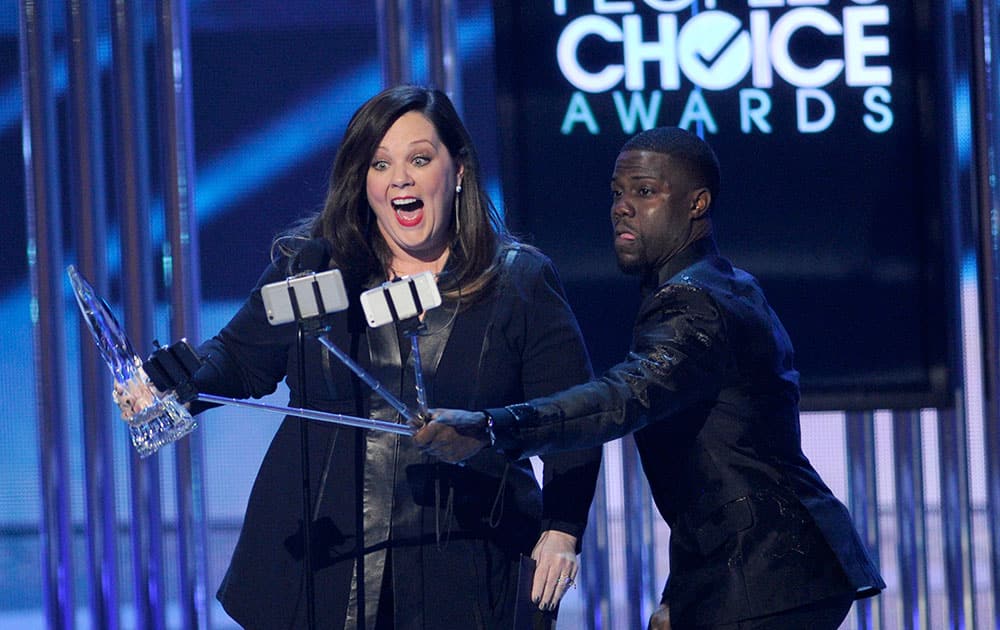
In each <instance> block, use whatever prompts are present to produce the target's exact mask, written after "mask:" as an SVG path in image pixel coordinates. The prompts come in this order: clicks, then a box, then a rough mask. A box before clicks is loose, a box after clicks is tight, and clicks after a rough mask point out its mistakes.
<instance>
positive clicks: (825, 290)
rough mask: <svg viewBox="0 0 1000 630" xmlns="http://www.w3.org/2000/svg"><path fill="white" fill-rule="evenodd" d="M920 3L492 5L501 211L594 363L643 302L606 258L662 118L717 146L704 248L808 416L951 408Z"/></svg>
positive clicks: (929, 73) (925, 9)
mask: <svg viewBox="0 0 1000 630" xmlns="http://www.w3.org/2000/svg"><path fill="white" fill-rule="evenodd" d="M929 4H930V3H929V2H928V1H927V0H923V1H918V2H912V1H911V0H906V1H898V2H895V1H877V0H855V1H854V2H844V1H837V0H831V1H826V0H787V2H786V1H785V0H739V1H735V0H730V1H726V0H719V1H717V2H716V1H712V0H705V1H693V0H645V1H635V2H626V1H610V0H605V1H600V0H595V1H593V2H583V1H576V0H554V1H553V2H532V3H509V2H500V1H497V2H495V3H494V10H495V15H496V21H497V24H496V31H497V60H498V63H499V65H500V69H499V73H500V76H499V82H498V91H499V98H500V101H499V102H500V113H501V127H502V128H503V130H504V133H503V134H502V138H503V139H504V140H505V146H504V162H503V171H504V191H505V199H506V204H507V212H508V217H509V219H510V221H511V223H512V224H513V225H514V226H515V228H516V229H518V230H519V231H521V232H522V233H524V234H527V235H529V236H530V238H531V240H532V241H533V242H534V243H536V244H537V245H539V246H540V247H541V248H542V249H543V250H544V251H546V252H547V253H549V254H550V255H551V256H552V257H553V258H554V259H555V260H556V263H557V265H558V267H559V269H560V270H561V271H562V274H563V279H564V280H565V281H566V284H567V286H568V288H569V290H570V294H571V300H572V301H573V303H574V307H575V310H576V312H577V313H578V314H579V315H580V317H581V320H582V323H583V325H584V328H585V336H586V338H587V339H588V342H589V343H590V344H591V350H592V353H593V355H594V359H595V363H596V365H597V366H598V367H605V366H607V365H610V364H613V363H614V362H617V361H619V360H621V359H622V358H623V357H624V349H625V348H626V347H627V345H628V342H629V334H630V328H631V327H630V323H631V318H632V316H633V314H634V311H635V307H636V305H637V296H636V292H635V290H634V289H635V286H636V285H635V282H634V281H633V282H630V281H628V280H623V278H622V276H621V275H620V273H619V272H618V270H617V267H616V265H615V262H614V253H613V250H612V248H611V236H612V233H611V225H610V222H609V210H610V206H611V196H610V187H609V181H610V177H611V171H612V167H613V163H614V160H615V156H616V155H617V152H618V149H619V148H620V146H621V145H622V143H623V142H624V141H625V140H626V139H627V138H628V137H630V136H632V135H633V134H635V133H636V132H638V131H641V130H642V129H645V128H649V127H653V126H660V125H676V126H681V127H684V128H687V129H689V130H692V131H696V132H698V133H699V134H701V135H703V137H704V138H705V139H706V140H707V141H708V142H709V143H710V144H711V145H712V146H713V147H714V148H715V150H716V152H717V153H718V156H719V159H720V161H721V164H722V189H721V194H720V195H719V196H718V198H717V199H716V203H715V204H714V205H715V210H714V220H715V225H716V229H717V239H718V241H719V243H720V245H721V247H722V249H723V252H724V253H725V254H727V255H728V256H729V257H730V258H731V259H732V260H733V261H734V263H735V264H736V265H737V266H740V267H743V268H745V269H747V270H748V271H750V272H751V273H753V274H754V275H756V276H757V277H758V278H759V279H760V281H761V283H762V285H763V286H764V289H765V291H766V292H767V294H768V296H769V299H770V301H771V303H772V305H773V306H774V308H775V309H776V310H777V312H778V313H779V315H780V316H781V318H782V319H783V321H784V323H785V325H786V327H787V328H788V330H789V332H790V334H791V336H792V340H793V343H794V344H795V347H796V353H797V364H798V367H799V370H800V372H801V374H802V386H803V393H804V399H803V406H804V407H806V408H812V409H858V408H860V409H867V408H904V407H918V406H935V405H938V404H941V403H942V402H943V401H944V400H945V398H944V397H945V396H946V394H947V391H948V382H949V378H948V357H947V351H946V348H947V342H946V335H945V330H946V328H945V324H946V321H945V320H946V319H947V314H948V313H949V312H950V311H949V308H950V307H949V305H948V299H947V298H948V292H947V290H946V287H945V286H944V282H945V278H946V274H947V265H946V262H945V261H946V259H947V257H946V256H945V249H946V248H945V245H946V240H947V239H946V238H945V236H944V235H945V233H946V230H945V226H944V225H943V224H942V222H943V217H944V216H946V215H945V213H944V212H942V210H941V202H940V198H941V196H942V191H941V189H940V186H941V184H940V182H941V181H942V180H943V177H944V175H943V173H944V172H946V171H947V169H948V166H947V160H943V161H939V157H940V156H942V155H945V156H947V155H950V149H949V144H948V143H947V142H943V141H942V139H941V138H939V137H937V129H936V127H935V125H934V124H933V121H934V119H935V103H937V102H939V101H938V97H937V92H936V89H937V87H936V86H939V85H940V83H941V82H940V81H939V80H938V78H937V76H936V73H935V72H934V69H933V68H932V67H930V66H929V65H927V64H929V63H931V62H932V60H934V59H937V58H939V57H940V55H939V54H937V52H936V51H934V50H933V49H932V46H931V44H930V40H931V38H930V37H928V36H927V33H926V32H924V29H923V26H921V25H925V24H926V23H927V22H928V20H933V19H934V17H935V16H933V15H931V13H930V12H931V11H932V9H931V8H929ZM934 10H937V9H934Z"/></svg>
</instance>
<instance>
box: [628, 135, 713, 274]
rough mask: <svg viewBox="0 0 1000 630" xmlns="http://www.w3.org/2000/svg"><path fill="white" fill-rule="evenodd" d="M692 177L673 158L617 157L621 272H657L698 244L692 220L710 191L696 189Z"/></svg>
mask: <svg viewBox="0 0 1000 630" xmlns="http://www.w3.org/2000/svg"><path fill="white" fill-rule="evenodd" d="M687 179H688V178H687V176H686V175H685V173H684V170H683V169H678V168H676V165H675V164H674V160H672V158H671V157H670V156H668V155H663V154H662V153H656V152H653V151H623V152H622V153H620V154H619V155H618V159H617V160H616V161H615V172H614V174H613V175H612V177H611V198H612V204H611V224H612V227H613V228H614V232H615V253H616V254H617V255H618V266H619V267H620V268H621V270H622V271H624V272H625V273H633V274H644V273H646V272H648V271H651V270H653V269H656V268H658V267H659V266H660V265H662V264H663V263H664V262H666V261H667V260H669V259H670V258H671V257H673V256H674V255H675V254H676V253H677V252H679V251H680V250H682V249H684V247H686V246H687V245H688V244H689V243H690V242H691V240H693V239H692V238H691V236H692V221H693V220H694V218H695V217H698V216H701V215H702V214H703V212H704V210H705V207H706V204H705V200H704V199H702V200H701V201H699V200H698V199H699V195H700V194H704V193H706V192H707V191H706V190H705V189H704V188H699V189H694V190H692V189H691V186H690V184H689V182H688V181H687ZM699 204H701V207H700V209H699Z"/></svg>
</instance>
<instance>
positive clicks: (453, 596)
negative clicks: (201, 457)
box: [195, 248, 600, 630]
mask: <svg viewBox="0 0 1000 630" xmlns="http://www.w3.org/2000/svg"><path fill="white" fill-rule="evenodd" d="M507 260H508V262H507V263H506V267H505V271H504V275H503V277H502V279H500V280H498V281H497V282H496V283H495V284H494V285H493V286H491V287H490V288H489V289H487V290H486V293H485V294H484V295H483V296H482V297H481V299H479V300H477V301H475V302H474V303H471V304H470V303H469V302H470V300H469V299H468V298H466V299H465V303H463V304H461V305H459V304H458V303H457V302H455V301H452V300H446V301H445V303H444V304H443V305H442V306H441V307H440V308H437V309H434V310H431V311H428V313H427V315H426V317H425V319H424V323H425V324H426V326H427V331H426V333H425V334H424V336H423V337H422V338H421V342H420V347H421V357H422V360H423V371H424V374H425V377H426V379H427V382H426V385H427V397H428V401H429V403H430V404H431V405H434V406H442V407H473V408H474V407H475V406H479V405H482V406H493V405H503V404H507V403H511V402H515V401H519V400H524V399H525V398H526V397H532V396H540V395H544V394H548V393H551V392H555V391H558V390H560V389H563V388H566V387H569V386H571V385H574V384H577V383H581V382H585V381H586V380H587V379H588V378H590V376H591V372H590V366H589V361H588V359H587V354H586V349H585V347H584V344H583V338H582V336H581V335H580V331H579V328H578V327H577V324H576V320H575V318H574V317H573V313H572V312H571V311H570V309H569V306H568V304H567V302H566V300H565V297H564V295H563V290H562V285H561V284H560V282H559V279H558V276H557V275H556V272H555V269H554V268H553V267H552V264H551V262H550V261H549V260H548V259H547V258H546V257H545V256H543V255H542V254H540V253H538V252H537V251H535V250H532V249H530V248H523V249H521V250H520V253H518V254H517V255H514V254H513V253H511V254H509V255H508V257H507ZM284 262H285V261H284V260H281V261H278V263H277V264H272V265H271V266H270V267H268V269H267V271H266V272H265V273H264V275H263V276H262V278H261V280H260V283H259V285H258V288H257V289H255V290H254V291H253V293H252V294H251V296H250V298H249V299H248V300H247V301H246V303H245V304H244V305H243V307H242V308H241V309H240V311H239V313H237V314H236V316H235V317H234V318H233V319H232V320H231V321H230V322H229V323H228V324H227V325H226V327H225V328H224V329H223V330H222V331H221V332H220V333H219V334H218V335H217V336H216V337H214V338H213V339H211V340H209V341H208V342H206V343H205V344H204V345H203V346H202V349H201V351H202V354H203V355H205V356H206V357H207V358H206V362H205V365H204V366H203V367H202V368H201V370H200V371H199V372H198V373H197V374H196V376H195V380H196V382H197V386H198V388H199V391H202V392H209V393H214V394H218V395H224V396H231V397H236V398H246V397H251V396H252V397H259V396H262V395H265V394H268V393H270V392H272V391H274V389H275V387H276V385H277V384H278V382H279V381H281V380H282V379H284V378H285V377H286V376H287V380H286V382H287V384H288V387H289V392H290V403H291V405H292V406H296V407H302V406H305V407H309V408H314V409H320V410H324V411H330V412H335V413H346V414H351V415H360V416H364V417H377V418H381V419H385V420H398V414H396V412H395V410H393V409H391V408H389V407H388V405H386V404H385V403H384V402H383V401H382V400H381V399H380V398H379V397H378V396H376V395H375V394H373V393H371V392H370V390H369V389H368V388H367V387H363V386H362V387H360V388H356V387H355V381H354V379H352V375H351V373H350V371H349V370H348V369H347V368H346V367H345V366H343V365H342V364H341V363H340V362H339V361H337V359H336V358H333V357H332V356H331V355H330V354H329V353H328V352H326V351H325V350H324V349H323V348H322V347H321V346H320V344H319V343H318V342H317V341H316V340H315V339H313V338H310V339H309V340H308V341H307V342H306V343H305V347H304V353H305V356H304V358H303V364H304V368H305V369H304V374H300V371H299V358H300V357H299V349H298V344H297V342H296V327H295V325H294V324H285V325H282V326H271V325H270V324H269V323H268V321H267V315H266V312H265V309H264V306H263V303H262V301H261V296H260V286H262V285H264V284H268V283H271V282H276V281H280V280H283V279H284V278H285V276H286V275H287V274H286V273H285V271H284V268H285V267H286V265H285V264H284ZM351 304H352V309H351V310H349V311H345V312H342V313H338V314H336V315H335V316H333V317H331V319H330V321H329V326H330V328H329V331H328V333H327V335H328V337H329V339H330V340H332V341H333V342H334V344H335V345H337V346H338V347H339V348H341V349H342V350H344V351H345V352H348V353H350V354H353V355H356V357H357V360H358V362H359V363H360V364H361V365H362V366H363V367H364V368H365V369H366V370H368V371H369V372H371V373H372V374H373V375H375V376H376V377H377V378H378V379H379V382H380V383H382V385H383V386H384V387H385V388H387V389H388V390H389V391H391V392H392V393H394V394H395V395H396V396H398V397H400V398H401V399H403V401H404V402H406V403H407V404H408V405H410V406H411V408H416V400H415V388H414V376H413V370H414V360H413V356H412V353H410V352H407V350H408V348H409V346H408V339H406V338H403V339H402V340H400V339H398V338H397V335H396V331H395V329H394V327H393V326H392V325H386V326H383V327H380V328H375V329H369V328H368V327H367V326H366V325H365V324H364V321H363V320H360V324H359V323H358V321H357V320H356V319H354V318H353V317H352V314H353V310H354V307H356V306H357V304H358V300H357V295H351ZM459 306H461V308H459ZM401 341H402V342H401ZM303 390H305V392H304V391H303ZM299 423H300V421H299V420H296V419H288V420H286V421H285V422H284V423H282V425H281V427H280V428H279V429H278V432H277V434H276V435H275V436H274V439H273V441H272V443H271V446H270V448H269V449H268V451H267V454H266V456H265V457H264V460H263V462H262V463H261V467H260V470H259V472H258V475H257V478H256V481H255V482H254V486H253V491H252V493H251V495H250V499H249V504H248V506H247V511H246V516H245V518H244V522H243V527H242V531H241V533H240V538H239V542H238V543H237V545H236V549H235V550H234V552H233V558H232V561H231V563H230V566H229V569H228V571H227V573H226V577H225V579H224V581H223V583H222V586H221V588H220V589H219V593H218V598H219V599H220V601H221V602H222V604H223V607H224V608H225V610H226V611H227V612H228V613H229V614H230V615H231V616H232V617H233V618H234V619H235V620H236V621H237V622H239V623H240V625H242V626H243V627H246V628H267V629H269V630H270V629H274V628H301V627H303V624H304V614H305V613H304V611H305V607H304V606H303V602H302V598H303V597H304V591H303V587H302V562H301V558H302V537H301V533H300V532H301V524H300V521H301V516H302V507H301V503H302V502H301V490H300V488H301V476H300V474H301V473H300V471H301V457H300V454H301V450H300V447H301V442H300V438H299V427H300V424H299ZM309 433H310V438H309V447H310V456H309V462H310V465H311V482H312V504H313V509H314V510H315V512H316V514H317V519H316V523H315V525H314V528H313V533H314V535H315V537H316V540H315V541H314V543H313V552H314V554H315V555H316V559H315V561H314V563H313V568H314V571H315V587H316V591H315V592H316V614H317V619H318V622H319V624H318V625H319V626H320V627H322V628H344V627H350V628H354V627H355V623H354V622H353V621H352V619H353V617H354V615H356V614H357V606H356V605H355V604H354V603H353V601H356V598H354V597H353V596H352V593H353V592H355V590H356V587H357V585H356V584H354V585H353V586H352V580H354V578H355V566H356V564H355V562H356V560H357V558H358V556H359V555H360V549H359V543H361V542H362V541H363V543H364V556H365V558H364V559H365V562H364V569H365V575H364V582H365V584H364V586H365V592H366V606H365V613H366V615H365V616H366V617H368V618H369V622H370V623H369V624H368V625H369V627H370V626H371V625H372V622H373V621H374V613H375V610H376V605H377V597H378V594H379V592H380V590H381V586H382V579H383V572H384V569H385V568H386V566H387V565H388V566H390V567H391V575H392V579H393V595H394V603H395V608H396V615H395V627H397V628H401V629H402V628H421V629H423V628H435V629H436V628H441V629H445V628H480V629H499V628H510V627H511V625H512V618H513V614H514V596H515V595H516V592H517V590H516V579H517V569H518V566H519V565H518V559H519V555H520V554H524V555H528V554H530V553H531V550H532V547H533V545H534V544H535V542H536V541H537V539H538V534H539V532H540V530H548V529H556V530H560V531H564V532H568V533H571V534H573V535H575V536H577V537H581V536H582V535H583V531H584V526H585V524H586V520H587V513H588V509H589V507H590V501H591V497H592V496H593V492H594V486H595V484H596V480H597V475H598V471H599V467H600V449H591V450H588V451H584V452H578V453H560V454H557V455H554V456H547V457H546V458H544V460H543V461H544V478H545V484H544V489H540V488H539V485H538V482H537V481H536V479H535V474H534V471H533V469H532V467H531V464H530V462H528V461H523V462H513V463H511V462H508V461H507V459H506V458H504V457H503V456H501V455H500V454H498V453H496V452H484V453H482V454H481V456H477V457H476V458H474V459H473V460H472V461H470V462H468V464H467V465H466V466H462V467H460V466H453V465H450V464H444V463H442V462H439V461H437V460H435V459H433V458H431V457H429V456H425V455H423V454H422V453H420V452H419V451H418V450H417V449H416V447H415V446H413V443H412V441H411V440H410V439H409V438H404V437H399V436H396V435H394V434H390V433H384V432H378V431H365V430H361V429H354V428H350V427H337V426H334V425H330V424H324V423H318V422H317V423H309ZM233 438H234V439H237V440H238V439H239V436H238V435H235V436H233ZM359 493H363V501H364V504H363V506H364V507H363V510H361V511H362V512H363V514H360V515H359V514H358V513H357V512H358V511H357V510H356V509H355V508H356V507H357V505H358V495H359ZM361 526H363V530H361V531H362V532H363V538H362V537H360V536H359V535H358V534H359V529H360V528H361ZM387 550H388V551H389V553H387ZM390 563H391V564H390ZM345 620H346V622H345Z"/></svg>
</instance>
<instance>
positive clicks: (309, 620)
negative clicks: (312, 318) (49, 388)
mask: <svg viewBox="0 0 1000 630" xmlns="http://www.w3.org/2000/svg"><path fill="white" fill-rule="evenodd" d="M298 328H299V329H298V335H297V337H298V339H297V342H298V350H299V357H298V367H299V379H298V380H299V388H300V391H301V392H302V405H303V406H306V404H307V401H308V397H307V396H306V372H305V367H306V362H305V346H306V343H305V340H306V338H305V328H306V324H305V323H303V322H299V326H298ZM299 449H300V450H301V451H302V454H301V458H300V459H301V468H302V553H303V555H302V571H303V578H304V580H305V587H306V625H307V627H308V628H309V630H315V629H316V599H315V595H316V584H315V580H314V578H313V567H312V565H313V563H312V488H311V475H310V471H309V425H308V423H307V422H305V421H302V422H300V423H299Z"/></svg>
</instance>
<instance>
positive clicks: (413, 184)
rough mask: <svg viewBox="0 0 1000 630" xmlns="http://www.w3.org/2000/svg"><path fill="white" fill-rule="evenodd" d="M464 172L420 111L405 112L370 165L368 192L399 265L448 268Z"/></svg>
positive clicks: (385, 137)
mask: <svg viewBox="0 0 1000 630" xmlns="http://www.w3.org/2000/svg"><path fill="white" fill-rule="evenodd" d="M462 172H463V169H462V167H461V166H460V165H458V164H456V163H455V160H454V159H453V158H452V156H451V153H449V152H448V148H447V147H446V146H445V145H444V143H443V142H441V139H440V138H439V137H438V134H437V130H436V129H435V128H434V125H433V124H431V122H430V121H429V120H428V119H427V118H426V117H425V116H424V115H423V114H421V113H420V112H407V113H406V114H403V115H402V116H400V117H399V118H398V119H397V120H396V122H395V123H393V125H392V127H390V128H389V131H387V132H386V134H385V136H384V137H383V138H382V141H381V142H380V143H379V145H378V147H377V148H376V149H375V155H374V156H373V157H372V161H371V164H370V165H369V167H368V176H367V193H368V203H369V204H370V205H371V207H372V210H374V211H375V217H376V219H377V221H378V228H379V231H380V232H381V233H382V236H383V238H385V241H386V243H388V245H389V249H390V250H391V251H392V254H393V258H394V262H404V263H406V262H409V263H416V264H419V263H435V262H439V263H440V265H441V266H443V264H444V260H445V258H446V256H447V251H448V241H449V237H448V227H449V225H450V224H451V220H452V212H453V206H452V204H453V202H454V198H455V186H456V184H458V183H460V182H461V179H462ZM396 271H397V272H400V273H407V272H402V271H401V270H400V269H398V268H397V269H396ZM438 271H440V269H438Z"/></svg>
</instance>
